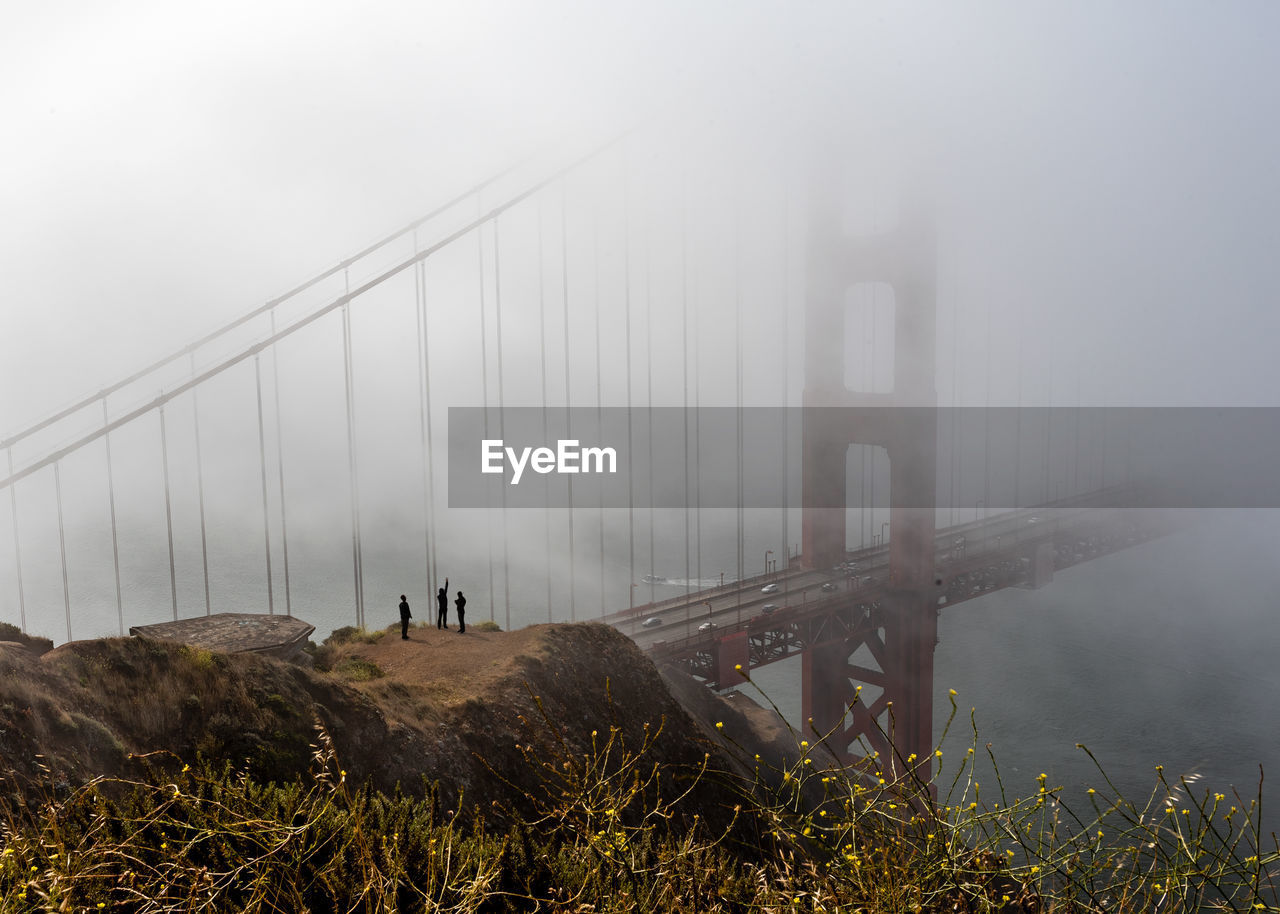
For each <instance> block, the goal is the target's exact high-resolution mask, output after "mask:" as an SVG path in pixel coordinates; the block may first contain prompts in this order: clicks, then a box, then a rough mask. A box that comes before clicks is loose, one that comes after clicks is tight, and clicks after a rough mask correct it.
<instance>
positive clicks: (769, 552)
mask: <svg viewBox="0 0 1280 914" xmlns="http://www.w3.org/2000/svg"><path fill="white" fill-rule="evenodd" d="M771 555H773V550H772V549H766V550H765V551H764V573H765V576H766V577H768V575H769V556H771Z"/></svg>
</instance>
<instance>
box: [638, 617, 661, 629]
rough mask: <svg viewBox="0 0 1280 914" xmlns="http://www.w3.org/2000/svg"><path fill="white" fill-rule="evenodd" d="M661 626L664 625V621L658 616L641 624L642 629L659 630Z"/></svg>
mask: <svg viewBox="0 0 1280 914" xmlns="http://www.w3.org/2000/svg"><path fill="white" fill-rule="evenodd" d="M661 624H662V620H661V619H659V618H658V617H657V616H650V617H649V618H647V619H645V620H644V621H643V622H641V623H640V627H641V628H657V627H658V626H659V625H661Z"/></svg>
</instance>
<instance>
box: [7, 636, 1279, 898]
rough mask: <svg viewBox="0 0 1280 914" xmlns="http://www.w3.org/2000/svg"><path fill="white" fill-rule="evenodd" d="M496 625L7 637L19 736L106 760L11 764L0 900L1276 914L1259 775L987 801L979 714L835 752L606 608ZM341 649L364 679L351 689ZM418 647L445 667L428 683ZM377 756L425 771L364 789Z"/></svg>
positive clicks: (427, 659) (388, 764) (1048, 789)
mask: <svg viewBox="0 0 1280 914" xmlns="http://www.w3.org/2000/svg"><path fill="white" fill-rule="evenodd" d="M499 634H500V633H486V635H487V636H488V637H489V640H488V641H485V640H481V639H475V641H474V642H470V643H468V644H467V647H465V648H464V647H462V644H463V643H464V642H463V641H461V640H459V639H457V637H456V635H454V636H452V637H453V639H454V640H449V639H450V633H446V632H434V631H431V632H424V631H421V630H415V631H414V638H415V639H416V640H417V642H418V643H417V644H412V643H404V642H401V641H400V639H399V637H398V635H397V637H395V638H380V637H377V636H365V635H362V634H359V633H355V635H354V636H353V637H350V638H347V639H346V640H345V641H344V642H343V643H342V644H341V645H339V644H332V645H331V646H330V650H329V651H328V656H327V657H323V658H322V659H324V661H325V662H326V663H328V664H331V665H332V668H333V671H334V672H331V673H313V672H309V671H306V670H303V669H299V668H296V667H288V666H287V665H283V664H278V663H272V662H270V661H263V660H261V659H259V658H241V657H224V656H220V655H210V654H207V653H204V652H200V651H192V650H189V649H183V648H177V647H174V646H167V645H157V644H147V643H145V642H137V641H119V640H116V641H109V642H98V643H93V644H88V645H77V646H73V649H68V648H66V647H64V648H62V649H60V650H59V651H54V652H51V653H49V654H46V655H45V656H44V657H43V658H41V657H38V656H37V655H36V653H35V652H32V651H28V650H25V649H24V650H23V651H22V653H23V654H25V656H23V657H19V656H17V655H16V654H17V649H7V650H6V652H5V653H4V654H3V655H0V664H4V665H5V669H4V672H5V673H6V675H4V676H3V678H0V693H2V694H0V701H3V702H4V707H5V708H7V709H10V710H6V711H5V712H4V713H5V714H13V713H14V711H13V708H15V707H17V704H22V703H23V702H24V701H25V702H27V703H26V704H25V705H23V706H22V708H21V709H19V710H17V711H16V713H17V714H18V716H19V718H22V720H24V721H26V722H27V724H28V727H27V730H26V731H24V736H23V739H24V740H26V741H27V742H25V743H23V745H24V746H26V747H27V748H31V747H34V746H42V747H45V748H48V747H49V746H54V745H59V743H58V739H59V738H64V739H65V740H67V742H64V743H62V744H61V745H63V746H64V754H65V755H67V756H72V755H74V751H73V750H72V748H71V747H75V749H76V751H78V749H79V748H81V747H82V746H83V745H84V744H85V740H86V736H85V734H87V733H89V732H90V731H93V732H95V733H96V734H97V735H95V736H92V737H90V738H88V739H89V741H92V740H94V739H100V740H107V739H109V738H115V739H116V740H118V741H119V742H120V745H118V746H116V747H114V748H113V749H112V750H111V751H109V752H106V753H105V755H104V758H105V757H108V756H111V757H116V758H117V760H118V762H119V765H120V768H119V770H117V771H115V772H113V773H111V774H107V775H103V776H98V777H93V778H90V779H88V780H84V781H76V780H74V778H73V775H74V774H75V772H73V771H72V770H70V769H67V768H56V766H57V765H58V764H59V762H58V761H55V760H54V758H53V757H52V756H48V755H46V761H45V762H44V763H43V764H44V765H45V768H47V769H48V770H45V769H42V768H41V767H40V765H41V762H39V761H38V760H37V762H36V764H35V765H34V766H33V767H31V768H30V770H29V771H28V772H27V774H28V776H29V778H28V780H27V782H26V783H25V785H19V783H17V781H16V780H14V781H11V782H10V783H9V784H8V785H7V786H8V788H9V790H8V792H7V796H6V798H5V799H4V801H3V803H2V804H0V827H2V829H3V830H2V831H0V912H5V914H7V912H10V911H24V912H25V911H44V910H68V911H71V910H75V911H94V910H105V909H110V910H124V911H251V912H267V911H271V912H276V911H290V912H293V911H350V910H360V911H384V910H385V911H392V910H395V911H472V910H484V911H508V910H517V911H525V910H563V911H599V912H603V911H682V912H683V911H688V912H695V911H696V912H701V911H749V910H760V911H784V910H785V911H802V910H803V911H837V910H849V911H855V910H857V911H867V912H881V911H884V912H890V911H891V912H912V914H914V912H920V911H939V912H942V911H946V912H970V911H1007V912H1018V914H1021V912H1038V911H1042V910H1043V911H1049V910H1060V911H1096V912H1103V911H1106V912H1126V911H1135V912H1136V911H1155V912H1167V911H1192V910H1205V909H1213V910H1231V911H1236V912H1242V914H1243V912H1255V911H1258V910H1260V909H1265V908H1268V907H1271V908H1272V909H1274V906H1275V899H1276V894H1275V885H1274V883H1273V881H1272V880H1273V877H1274V875H1275V869H1276V866H1277V863H1278V862H1280V853H1278V851H1277V848H1276V846H1275V839H1274V838H1273V837H1272V838H1267V837H1266V836H1264V835H1263V834H1262V832H1261V828H1260V825H1259V816H1260V808H1259V803H1260V795H1259V796H1258V797H1252V798H1242V797H1237V796H1230V797H1228V796H1226V795H1224V794H1222V793H1215V792H1213V791H1207V792H1205V793H1203V794H1202V795H1199V796H1197V795H1194V794H1193V793H1192V790H1191V788H1190V786H1189V785H1187V784H1185V783H1181V782H1178V781H1169V780H1166V779H1165V778H1164V775H1163V773H1162V772H1161V773H1159V775H1158V778H1157V782H1156V784H1155V785H1154V787H1153V790H1152V792H1151V794H1150V795H1149V796H1148V797H1145V798H1143V800H1142V801H1141V802H1139V803H1134V802H1130V801H1129V800H1126V799H1125V798H1122V797H1119V796H1117V795H1115V794H1114V792H1113V791H1111V790H1110V788H1109V787H1107V782H1106V779H1105V775H1104V774H1102V773H1101V772H1099V784H1100V785H1101V786H1100V789H1098V790H1097V791H1091V792H1090V793H1089V801H1090V805H1089V807H1088V808H1083V809H1075V808H1070V807H1069V806H1068V805H1067V804H1066V803H1065V802H1064V800H1063V799H1062V796H1061V791H1060V790H1058V789H1056V788H1055V787H1054V786H1053V785H1051V784H1048V783H1047V782H1045V781H1044V780H1043V779H1042V782H1041V786H1040V789H1039V791H1038V792H1037V793H1036V794H1035V795H1033V796H1031V797H1027V798H1023V799H1008V798H1006V797H1005V796H1004V795H1003V793H1002V791H1000V790H999V789H997V790H995V791H989V792H988V794H989V796H993V797H998V800H995V801H993V800H990V799H987V798H986V797H984V796H979V794H978V788H977V784H976V783H975V781H974V767H973V765H974V763H973V760H974V757H975V755H976V754H977V752H978V751H979V748H980V744H979V743H978V740H977V734H976V732H975V733H973V735H972V743H971V747H970V751H969V752H968V753H966V754H965V755H964V757H962V758H960V759H959V760H957V761H955V762H951V761H950V760H948V759H943V758H942V757H941V756H938V757H936V758H935V759H934V761H935V762H936V765H934V766H932V768H933V770H935V771H936V772H937V775H936V777H935V779H934V780H933V781H932V783H931V784H926V783H923V782H920V781H919V780H916V779H915V778H914V777H913V775H912V774H911V772H912V769H913V768H914V765H913V762H914V761H915V760H914V759H902V758H895V759H883V760H877V761H876V762H875V763H874V764H873V765H872V766H871V767H869V768H866V769H859V770H853V769H847V768H832V767H830V766H828V765H827V764H826V763H825V762H824V761H823V759H825V758H828V757H829V756H828V754H827V753H826V751H825V749H824V747H822V745H821V739H820V734H807V735H797V734H792V735H790V742H789V745H786V746H781V745H778V743H777V741H774V743H773V744H772V745H771V746H770V745H762V744H760V743H759V742H758V741H754V740H755V735H756V734H758V733H759V727H756V726H753V725H752V723H751V722H750V721H749V720H748V718H749V717H752V716H757V717H758V716H759V715H758V714H754V713H744V712H739V711H737V710H735V709H734V708H733V707H732V704H733V703H728V702H721V701H718V700H715V699H713V698H711V697H709V696H708V695H706V694H705V692H702V691H699V689H697V688H695V687H693V686H691V684H690V683H689V682H687V681H680V680H679V679H672V680H671V683H672V687H673V688H675V689H676V691H678V692H681V693H682V694H684V696H685V697H686V699H687V701H688V704H689V705H690V706H695V707H696V710H695V716H694V717H690V716H689V715H688V714H686V712H685V711H684V710H682V709H681V708H680V707H679V706H677V705H676V704H675V702H674V701H673V700H672V699H671V695H670V692H669V691H668V689H667V688H666V687H665V686H664V685H663V683H662V680H661V679H660V678H659V676H658V674H657V671H655V670H654V669H653V667H652V666H651V665H650V664H648V663H647V661H645V660H644V658H643V657H640V655H639V654H638V652H637V651H636V649H635V648H634V646H633V645H631V643H630V642H629V641H627V640H626V639H625V638H623V637H621V636H619V635H617V634H616V633H614V632H612V631H610V630H608V629H604V628H602V627H600V626H567V627H543V628H542V630H541V631H534V632H532V633H531V632H529V631H526V632H524V633H511V634H510V635H509V636H508V638H509V640H508V641H507V642H506V643H507V645H508V647H509V648H510V650H508V651H507V652H506V653H504V654H503V656H502V657H501V658H496V657H494V656H491V655H492V654H493V652H494V650H495V646H496V645H498V644H499V643H501V639H499V638H498V635H499ZM432 649H435V651H436V653H435V654H432ZM478 657H486V658H488V659H489V660H490V661H497V662H490V663H489V664H488V665H486V666H485V667H484V668H482V669H479V670H478V671H477V674H476V677H475V680H474V683H473V684H476V685H478V686H479V685H482V686H483V689H484V691H482V692H477V693H475V694H473V695H472V696H471V697H462V696H461V695H459V694H458V684H457V682H456V679H457V676H458V672H457V671H458V670H459V669H463V668H468V667H470V668H473V669H474V668H476V667H477V658H478ZM583 658H591V659H590V661H589V662H584V661H583ZM351 660H360V661H361V662H363V663H367V664H370V665H375V666H377V667H378V668H379V669H382V670H383V672H384V673H385V675H383V676H381V677H378V678H373V679H368V680H364V681H361V682H358V683H357V684H355V685H352V684H349V683H345V682H343V681H342V674H341V673H339V672H337V671H338V670H339V669H340V668H341V666H342V664H343V662H346V661H351ZM126 665H127V670H126ZM424 665H425V667H429V668H430V669H432V670H434V671H435V675H436V676H437V677H439V678H440V679H442V680H443V681H452V682H453V687H452V690H451V691H449V692H448V693H447V694H446V695H445V698H444V699H442V700H439V701H435V700H433V699H432V697H431V696H432V694H433V688H435V686H434V685H433V682H434V680H433V679H432V677H431V676H429V675H426V674H424V673H423V672H422V670H423V668H424ZM414 670H417V671H418V673H417V674H416V675H409V674H410V673H412V671H414ZM15 674H18V675H15ZM129 682H132V683H133V686H134V688H133V694H132V695H130V693H129V689H128V687H127V685H126V683H129ZM53 687H58V688H65V689H67V690H68V692H67V694H65V695H59V696H58V699H57V700H54V698H53V696H52V695H51V694H50V693H48V692H46V691H44V690H46V689H49V688H53ZM268 688H271V689H279V690H281V691H272V692H267V691H265V690H266V689H268ZM77 690H80V691H77ZM273 695H274V696H278V699H273V698H272V697H271V696H273ZM185 696H197V697H199V699H200V706H199V708H187V709H185V710H184V709H182V707H181V705H182V704H183V700H184V697H185ZM320 697H323V698H324V699H325V701H324V702H322V701H320V700H319V698H320ZM77 701H83V702H87V703H86V704H84V705H81V706H79V707H80V710H76V711H72V710H71V708H72V707H74V706H75V705H74V704H73V703H74V702H77ZM738 701H739V702H740V701H741V700H740V699H739V700H738ZM175 702H176V703H177V705H178V706H179V707H178V710H174V708H173V707H172V706H173V705H174V703H175ZM291 702H292V704H290V703H291ZM326 702H327V703H326ZM388 704H390V705H392V706H394V707H395V709H396V714H395V715H394V716H392V715H388V714H386V713H384V709H386V708H387V706H388ZM233 709H234V710H236V712H237V713H243V714H244V715H246V716H245V718H244V721H243V726H244V729H245V730H246V732H254V733H262V732H265V731H266V730H267V729H269V728H271V727H275V726H277V725H281V724H282V721H286V720H289V721H293V722H294V724H296V725H297V729H296V730H294V731H289V732H290V733H295V732H300V733H305V739H306V746H305V750H304V752H303V755H304V756H305V757H304V759H303V762H302V765H301V767H300V768H298V769H297V770H293V769H291V768H289V765H287V764H284V763H283V761H282V760H284V759H286V758H290V759H291V755H290V752H291V750H289V751H280V750H273V751H274V752H275V754H274V755H271V754H266V753H263V752H261V751H259V753H258V755H257V756H251V757H250V760H249V761H248V762H247V763H246V762H242V761H240V757H239V756H235V755H229V754H225V753H224V754H221V755H216V754H212V753H207V752H202V749H201V746H202V743H201V739H202V738H203V739H205V740H212V739H214V737H211V736H209V735H208V732H207V730H206V731H202V730H201V726H203V725H197V724H196V723H195V719H197V718H203V719H205V720H206V721H207V720H210V719H212V718H213V717H214V716H216V715H217V714H230V713H231V712H232V710H233ZM304 710H305V712H307V713H310V714H311V715H312V717H311V719H309V720H306V721H299V720H298V719H299V718H301V717H302V716H303V713H304ZM339 711H341V712H342V713H339ZM748 711H749V709H748ZM953 711H954V704H953ZM108 712H110V713H108ZM420 712H422V713H420ZM344 714H345V715H352V716H354V717H344V716H343V715H344ZM75 715H79V717H77V716H75ZM708 715H710V716H708ZM361 716H363V718H364V726H365V729H364V730H359V731H358V732H357V720H356V719H355V718H360V717H361ZM37 718H38V719H39V722H38V723H37V722H36V719H37ZM371 721H373V722H376V725H375V723H371ZM410 723H413V724H415V726H416V729H414V728H413V727H411V726H410ZM126 725H127V726H130V727H136V728H138V731H139V732H145V733H147V734H151V735H152V736H151V738H156V739H161V738H163V737H162V735H161V734H163V732H164V729H165V728H166V727H168V728H170V729H171V732H170V736H171V737H172V742H171V743H169V744H168V745H169V747H179V748H178V749H175V750H174V751H169V749H168V748H166V749H165V750H163V751H160V750H159V749H158V747H154V746H153V747H152V748H151V749H150V750H147V754H146V755H145V756H144V757H142V758H137V757H135V758H133V759H132V760H131V759H129V758H128V753H130V752H133V753H135V755H136V753H138V752H139V751H141V750H142V740H140V738H139V736H138V734H137V733H131V734H130V736H129V740H128V741H125V740H124V739H123V737H122V736H121V734H123V733H124V731H123V730H117V729H115V728H117V727H123V726H126ZM95 728H96V729H95ZM3 729H4V738H5V739H6V740H11V739H12V734H13V731H12V730H10V728H9V723H8V719H7V718H6V720H5V722H4V724H3ZM202 732H204V733H205V735H204V737H200V736H198V735H197V734H200V733H202ZM339 733H345V736H339ZM174 734H176V736H175V735H174ZM353 734H356V735H354V736H353ZM806 737H807V738H806ZM294 738H295V737H293V736H292V735H290V736H289V737H288V739H286V740H284V744H285V746H286V748H287V747H288V746H289V745H291V741H292V740H293V739H294ZM42 739H43V740H46V741H47V742H41V740H42ZM220 739H221V738H220ZM433 739H434V740H438V741H439V742H440V746H436V745H435V744H434V743H432V740H433ZM193 740H194V741H193ZM379 740H381V742H378V741H379ZM748 740H752V741H750V742H749V741H748ZM126 742H127V743H128V744H127V745H126ZM207 744H208V745H212V743H207ZM442 746H443V747H445V748H441V747H442ZM433 747H434V748H433ZM257 748H258V749H259V750H261V749H262V747H261V746H259V747H257ZM0 752H3V755H4V759H3V760H4V761H5V762H6V763H8V762H11V761H12V760H13V757H12V756H11V754H10V753H11V748H10V744H9V743H4V744H0ZM432 752H435V755H432ZM113 753H114V755H113ZM396 753H399V755H396ZM201 755H203V760H201V759H200V756H201ZM371 757H372V758H373V759H374V760H375V762H376V765H377V766H379V767H381V768H390V769H393V770H407V771H414V772H415V773H417V774H418V775H419V777H417V778H416V779H414V780H409V779H401V780H402V781H403V786H404V789H403V790H401V789H397V788H396V787H394V786H391V787H387V788H386V789H376V788H378V786H379V782H380V780H385V772H382V774H377V773H375V772H373V771H372V769H371V767H370V765H369V761H370V758H371ZM397 759H399V761H397ZM408 759H412V761H413V764H404V762H405V760H408ZM992 761H993V763H994V759H992ZM269 762H273V763H274V764H276V766H277V767H276V770H275V771H274V772H273V773H272V776H271V778H268V777H267V776H266V775H265V772H266V771H267V769H268V767H269V765H268V763H269ZM361 765H364V767H363V768H362V767H361ZM397 765H400V768H399V769H397V767H396V766H397ZM55 769H56V770H55ZM126 769H127V770H126ZM423 775H425V776H426V777H425V778H424V777H423ZM269 781H274V783H272V782H269ZM19 786H25V789H21V790H19V789H16V788H18V787H19ZM930 788H932V789H930ZM935 795H936V796H940V797H941V799H938V800H935V799H933V797H934V796H935Z"/></svg>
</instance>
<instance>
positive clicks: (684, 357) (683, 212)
mask: <svg viewBox="0 0 1280 914" xmlns="http://www.w3.org/2000/svg"><path fill="white" fill-rule="evenodd" d="M681 183H682V184H683V183H684V182H683V181H682V182H681ZM687 201H688V195H687V194H685V193H681V194H680V370H681V372H682V374H681V380H682V382H683V386H684V401H683V403H682V405H683V406H684V441H683V442H681V445H682V449H683V451H684V505H685V512H684V592H685V596H688V595H689V592H690V589H691V586H692V583H693V570H692V568H691V567H690V562H691V561H692V557H691V556H690V554H689V533H690V530H689V527H690V511H689V236H688V231H689V210H688V205H689V204H688V202H687Z"/></svg>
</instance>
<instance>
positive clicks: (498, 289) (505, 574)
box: [493, 216, 511, 631]
mask: <svg viewBox="0 0 1280 914" xmlns="http://www.w3.org/2000/svg"><path fill="white" fill-rule="evenodd" d="M493 311H494V321H493V329H494V334H495V335H496V336H497V342H498V345H497V349H498V353H497V358H498V437H499V438H503V437H504V436H505V431H506V415H505V413H506V398H505V396H504V391H503V381H502V245H501V244H500V236H499V234H498V217H497V216H494V217H493ZM499 491H500V492H501V493H502V497H501V498H500V499H499V502H500V504H499V510H500V511H501V512H502V607H503V612H504V613H505V616H504V619H505V622H504V623H503V625H504V626H505V628H506V630H507V631H511V568H510V565H511V556H510V552H509V550H510V548H511V538H510V536H509V533H508V528H507V487H506V486H503V487H502V488H501V489H500V490H499Z"/></svg>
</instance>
